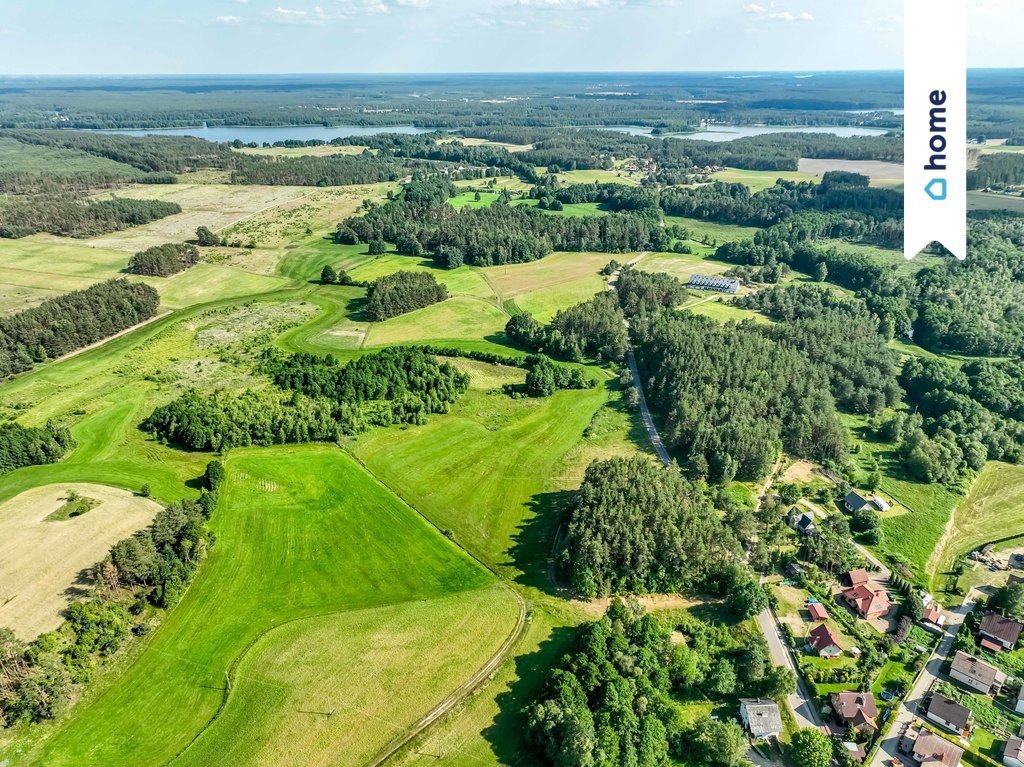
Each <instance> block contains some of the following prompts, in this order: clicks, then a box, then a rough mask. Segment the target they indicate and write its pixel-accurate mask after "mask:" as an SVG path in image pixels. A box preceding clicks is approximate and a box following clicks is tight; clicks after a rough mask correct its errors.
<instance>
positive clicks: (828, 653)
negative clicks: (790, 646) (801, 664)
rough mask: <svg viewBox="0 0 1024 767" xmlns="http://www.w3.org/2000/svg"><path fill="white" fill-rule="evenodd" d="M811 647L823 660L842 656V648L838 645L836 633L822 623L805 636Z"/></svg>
mask: <svg viewBox="0 0 1024 767" xmlns="http://www.w3.org/2000/svg"><path fill="white" fill-rule="evenodd" d="M807 639H808V642H809V643H810V645H811V647H813V648H814V649H815V650H817V651H818V655H820V656H821V657H823V658H838V657H839V656H840V655H842V654H843V646H842V645H841V644H839V637H838V636H836V632H834V631H833V630H832V629H830V628H829V627H828V626H827V625H826V624H824V623H822V624H821V625H820V626H818V627H817V628H815V629H813V630H812V631H811V633H809V634H808V635H807Z"/></svg>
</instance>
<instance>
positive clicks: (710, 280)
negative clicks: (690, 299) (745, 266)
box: [687, 274, 740, 293]
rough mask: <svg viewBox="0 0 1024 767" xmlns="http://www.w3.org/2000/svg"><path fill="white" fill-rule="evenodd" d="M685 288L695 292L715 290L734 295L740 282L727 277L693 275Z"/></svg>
mask: <svg viewBox="0 0 1024 767" xmlns="http://www.w3.org/2000/svg"><path fill="white" fill-rule="evenodd" d="M687 287H688V288H695V289H696V290H717V291H718V292H720V293H735V292H736V291H737V290H739V289H740V281H739V280H734V279H731V278H729V277H714V276H712V275H707V274H694V275H692V276H691V277H690V282H689V283H687Z"/></svg>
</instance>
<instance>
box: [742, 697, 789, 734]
mask: <svg viewBox="0 0 1024 767" xmlns="http://www.w3.org/2000/svg"><path fill="white" fill-rule="evenodd" d="M740 721H742V722H743V726H744V728H746V730H747V732H748V733H750V737H752V738H754V739H755V740H766V739H768V738H777V737H779V733H780V732H782V714H781V713H780V711H779V704H778V703H776V702H775V701H773V700H762V699H761V698H740Z"/></svg>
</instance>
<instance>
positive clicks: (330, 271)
mask: <svg viewBox="0 0 1024 767" xmlns="http://www.w3.org/2000/svg"><path fill="white" fill-rule="evenodd" d="M337 281H338V273H337V272H335V271H334V267H333V266H331V265H330V264H327V265H326V266H324V268H323V269H322V270H321V272H320V282H322V283H324V285H334V284H335V283H336V282H337Z"/></svg>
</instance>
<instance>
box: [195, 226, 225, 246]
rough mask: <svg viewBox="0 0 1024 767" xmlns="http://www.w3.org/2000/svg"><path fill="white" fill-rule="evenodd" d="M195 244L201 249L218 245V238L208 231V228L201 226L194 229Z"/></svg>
mask: <svg viewBox="0 0 1024 767" xmlns="http://www.w3.org/2000/svg"><path fill="white" fill-rule="evenodd" d="M196 242H197V243H199V244H200V245H202V246H203V247H212V246H214V245H220V238H219V237H217V235H215V234H214V233H213V232H211V231H210V229H209V227H206V226H201V227H199V228H198V229H196Z"/></svg>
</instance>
